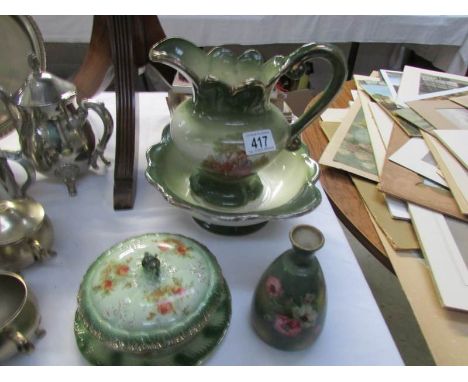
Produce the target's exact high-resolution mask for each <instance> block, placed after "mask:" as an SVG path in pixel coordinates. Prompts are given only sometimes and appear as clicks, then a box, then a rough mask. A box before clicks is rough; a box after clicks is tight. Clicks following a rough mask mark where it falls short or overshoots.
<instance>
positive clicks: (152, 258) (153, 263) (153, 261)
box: [141, 252, 161, 278]
mask: <svg viewBox="0 0 468 382" xmlns="http://www.w3.org/2000/svg"><path fill="white" fill-rule="evenodd" d="M141 265H142V266H143V269H144V270H145V272H147V273H149V274H151V275H152V276H153V277H155V278H156V277H159V269H160V267H161V262H160V261H159V259H158V257H157V256H156V255H152V254H150V253H149V252H145V255H144V257H143V260H142V262H141Z"/></svg>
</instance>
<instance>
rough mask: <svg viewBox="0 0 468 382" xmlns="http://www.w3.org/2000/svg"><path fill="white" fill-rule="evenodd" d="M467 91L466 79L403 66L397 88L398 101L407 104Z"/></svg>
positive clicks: (467, 81) (467, 82)
mask: <svg viewBox="0 0 468 382" xmlns="http://www.w3.org/2000/svg"><path fill="white" fill-rule="evenodd" d="M462 91H468V78H467V77H464V76H459V75H456V74H449V73H442V72H436V71H434V70H426V69H420V68H416V67H413V66H405V69H404V70H403V76H402V77H401V83H400V86H399V88H398V99H399V100H400V101H402V102H409V101H415V100H421V99H427V98H433V97H440V96H448V95H450V94H455V93H459V92H462Z"/></svg>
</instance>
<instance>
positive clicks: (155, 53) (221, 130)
mask: <svg viewBox="0 0 468 382" xmlns="http://www.w3.org/2000/svg"><path fill="white" fill-rule="evenodd" d="M149 57H150V59H151V60H152V61H153V62H156V63H161V64H165V65H168V66H171V67H173V68H175V69H177V70H179V71H181V72H182V73H183V74H184V75H185V76H186V77H187V78H188V79H189V80H190V81H191V82H192V84H193V98H192V99H188V100H186V101H184V102H182V103H181V104H180V105H179V106H178V107H177V108H176V109H175V110H174V112H173V115H172V120H171V124H170V135H171V139H172V141H173V142H174V146H175V147H176V148H177V150H178V153H179V154H178V155H179V158H180V159H179V160H183V161H186V162H189V163H191V164H193V165H194V167H193V169H192V173H191V174H190V175H191V177H190V182H189V185H190V187H191V190H192V192H194V193H195V194H196V195H197V196H198V197H199V198H200V199H204V200H205V201H206V202H208V203H211V204H214V205H217V206H219V207H230V208H238V207H242V206H246V205H247V204H248V203H250V202H252V201H255V200H257V199H258V198H259V197H261V194H262V187H261V186H262V184H261V182H260V181H259V180H258V177H257V174H258V172H259V171H261V170H262V169H263V168H265V167H266V166H268V165H269V164H270V163H271V162H272V161H273V160H275V158H277V156H279V155H281V153H282V152H283V150H284V149H292V148H293V142H294V141H295V139H296V137H298V136H299V134H300V133H301V132H302V130H304V128H305V127H306V126H307V125H308V123H309V122H310V121H311V120H312V119H313V118H315V117H316V116H317V115H319V114H320V112H321V111H322V110H323V109H324V108H325V107H326V106H327V105H328V103H329V102H330V101H331V100H332V99H333V98H334V96H335V95H336V94H337V92H338V91H339V89H340V88H341V85H342V84H343V81H344V80H345V78H346V64H345V61H344V58H343V56H342V54H341V53H340V52H339V50H338V49H337V48H335V47H333V46H331V45H325V44H315V43H310V44H306V45H304V46H302V47H300V48H298V49H297V50H295V51H294V52H292V53H291V54H290V55H288V56H275V57H273V58H271V59H270V60H268V61H266V62H264V60H263V57H262V55H261V54H260V53H259V52H258V51H256V50H254V49H250V50H247V51H245V52H244V53H243V54H241V55H240V56H238V57H236V56H235V55H234V54H233V53H232V52H231V51H230V50H229V49H226V48H223V47H216V48H214V49H212V50H211V51H210V52H209V53H207V54H205V53H204V52H203V50H201V49H200V48H198V47H197V46H195V45H194V44H192V43H191V42H189V41H186V40H183V39H180V38H169V39H166V40H163V41H161V42H159V43H157V44H155V45H154V46H153V47H152V48H151V50H150V53H149ZM315 58H317V59H323V60H325V61H328V62H329V63H330V64H331V66H330V69H331V72H332V75H331V76H330V78H331V79H330V81H329V84H328V85H327V87H326V89H325V90H324V91H323V93H322V94H321V96H320V97H319V98H318V100H317V102H316V103H315V104H314V105H313V106H312V107H311V108H310V109H308V110H307V111H306V112H305V113H304V114H303V115H302V116H301V117H300V118H299V119H298V120H297V121H296V122H294V123H293V124H292V125H289V123H288V122H287V121H286V119H285V117H284V116H283V114H282V113H281V111H280V110H279V109H278V108H277V107H276V106H274V105H273V104H271V103H270V96H271V92H272V90H273V89H274V87H275V84H276V82H277V81H278V79H279V78H280V77H281V76H282V75H285V74H288V75H290V76H292V77H297V76H300V75H301V74H303V71H304V64H305V63H306V62H307V61H308V60H311V59H315ZM225 190H229V192H227V193H226V192H225Z"/></svg>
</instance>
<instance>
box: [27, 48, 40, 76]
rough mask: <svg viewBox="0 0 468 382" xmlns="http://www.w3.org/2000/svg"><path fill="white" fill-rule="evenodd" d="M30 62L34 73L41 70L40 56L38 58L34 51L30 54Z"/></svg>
mask: <svg viewBox="0 0 468 382" xmlns="http://www.w3.org/2000/svg"><path fill="white" fill-rule="evenodd" d="M28 64H29V67H30V68H31V69H32V71H33V72H34V73H40V72H41V63H40V61H39V58H37V56H36V55H35V54H34V53H30V54H29V55H28Z"/></svg>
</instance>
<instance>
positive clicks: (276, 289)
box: [264, 275, 319, 337]
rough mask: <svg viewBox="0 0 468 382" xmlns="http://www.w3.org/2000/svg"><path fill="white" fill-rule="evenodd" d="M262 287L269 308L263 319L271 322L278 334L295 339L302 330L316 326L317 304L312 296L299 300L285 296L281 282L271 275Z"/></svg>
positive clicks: (310, 294)
mask: <svg viewBox="0 0 468 382" xmlns="http://www.w3.org/2000/svg"><path fill="white" fill-rule="evenodd" d="M264 285H265V291H266V293H267V295H268V297H269V304H270V308H271V309H270V312H269V313H267V314H266V315H265V318H266V319H267V320H268V321H271V322H272V325H273V328H274V329H275V330H276V331H277V332H278V333H280V334H282V335H284V336H287V337H295V336H297V335H299V334H300V333H301V331H302V330H304V329H308V328H312V327H314V326H316V325H317V320H318V317H319V314H318V311H317V308H318V306H317V304H318V303H319V302H318V301H317V298H316V296H315V295H314V294H312V293H306V294H305V295H304V296H301V297H299V298H292V297H290V296H287V295H286V294H285V291H284V289H283V286H282V283H281V280H280V279H279V278H278V277H276V276H273V275H270V276H268V277H267V279H266V280H265V284H264Z"/></svg>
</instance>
